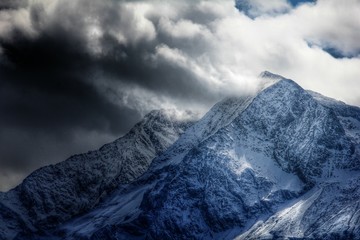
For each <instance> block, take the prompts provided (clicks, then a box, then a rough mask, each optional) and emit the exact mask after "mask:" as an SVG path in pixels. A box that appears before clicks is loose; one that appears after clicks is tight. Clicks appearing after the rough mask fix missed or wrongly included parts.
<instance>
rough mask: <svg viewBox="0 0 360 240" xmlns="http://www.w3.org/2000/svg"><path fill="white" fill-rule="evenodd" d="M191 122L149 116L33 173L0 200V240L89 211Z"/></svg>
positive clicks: (166, 114) (173, 115) (188, 117)
mask: <svg viewBox="0 0 360 240" xmlns="http://www.w3.org/2000/svg"><path fill="white" fill-rule="evenodd" d="M193 119H194V116H193V115H192V114H191V113H190V112H187V113H183V114H182V116H180V115H179V113H178V112H177V111H175V110H160V111H153V112H151V113H149V114H148V115H146V116H145V118H144V120H143V121H141V122H140V123H138V124H136V125H135V126H134V128H133V129H131V131H130V132H129V133H128V134H127V135H125V136H124V137H122V138H119V139H117V140H116V141H114V142H113V143H110V144H106V145H104V146H103V147H101V148H100V149H99V150H97V151H91V152H88V153H85V154H80V155H75V156H72V157H71V158H69V159H68V160H66V161H64V162H61V163H59V164H56V165H51V166H47V167H44V168H41V169H39V170H37V171H35V172H34V173H32V174H31V175H30V176H29V177H27V178H26V179H25V180H24V182H23V183H22V184H20V185H19V186H18V187H16V188H15V189H13V190H11V191H9V192H8V193H4V194H2V195H1V196H0V209H1V210H2V214H0V226H1V232H0V234H1V235H0V239H1V238H5V239H11V238H13V237H14V235H16V232H17V231H19V230H21V229H22V230H23V231H25V232H26V231H29V230H31V231H33V230H36V229H47V228H51V227H54V226H56V225H58V224H59V223H61V222H63V221H65V220H68V219H70V218H71V217H73V216H75V215H77V214H80V213H83V212H86V211H88V210H89V209H91V208H93V207H94V206H96V205H97V204H98V202H99V200H100V199H101V198H104V197H105V196H106V195H107V193H108V192H110V191H112V190H113V189H114V188H115V187H117V186H118V185H119V184H124V183H128V182H131V181H133V180H134V179H136V178H137V177H139V176H140V175H142V174H143V173H144V172H145V171H146V170H147V168H148V167H149V165H150V163H151V161H152V159H153V158H154V157H155V156H157V155H159V154H160V153H162V152H163V151H164V150H166V149H167V148H168V147H169V146H170V145H171V144H172V143H173V142H174V141H175V140H176V139H177V138H178V137H179V136H180V135H181V134H182V133H183V132H184V131H185V130H186V129H187V128H188V127H189V126H190V125H191V124H192V122H193V121H194V120H193ZM5 213H6V214H5ZM9 223H11V224H12V225H13V226H11V225H10V224H9Z"/></svg>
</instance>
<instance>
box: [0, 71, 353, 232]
mask: <svg viewBox="0 0 360 240" xmlns="http://www.w3.org/2000/svg"><path fill="white" fill-rule="evenodd" d="M260 79H261V80H260V81H261V82H262V84H261V87H259V88H258V90H257V91H256V92H254V93H251V94H250V93H249V94H246V95H242V96H237V97H229V98H226V99H224V100H222V101H220V102H218V103H217V104H215V105H214V106H213V107H212V108H211V109H210V110H209V111H208V112H207V113H206V114H205V115H204V116H203V117H202V118H200V119H198V118H197V116H196V114H194V113H192V112H181V113H180V112H178V111H175V110H159V111H152V112H150V113H149V114H148V115H146V116H145V117H144V119H143V120H142V121H141V122H139V123H138V124H136V125H135V126H134V127H133V128H132V129H131V130H130V132H129V133H128V134H126V135H125V136H123V137H121V138H119V139H117V140H116V141H114V142H112V143H109V144H106V145H104V146H103V147H101V148H100V149H99V150H97V151H91V152H88V153H85V154H80V155H75V156H73V157H70V158H69V159H67V160H66V161H64V162H61V163H58V164H56V165H51V166H46V167H43V168H41V169H39V170H37V171H35V172H33V173H32V174H31V175H30V176H28V177H27V178H26V179H25V180H24V181H23V182H22V183H21V184H20V185H18V186H17V187H16V188H14V189H12V190H10V191H8V192H6V193H0V239H360V108H358V107H355V106H350V105H347V104H345V103H343V102H340V101H337V100H334V99H331V98H328V97H325V96H322V95H321V94H319V93H316V92H312V91H307V90H304V89H303V88H302V87H300V86H299V85H298V84H297V83H296V82H294V81H292V80H290V79H286V78H284V77H282V76H279V75H276V74H273V73H270V72H263V73H262V74H261V75H260Z"/></svg>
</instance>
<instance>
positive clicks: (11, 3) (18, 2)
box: [0, 0, 28, 11]
mask: <svg viewBox="0 0 360 240" xmlns="http://www.w3.org/2000/svg"><path fill="white" fill-rule="evenodd" d="M27 5H28V0H1V1H0V11H2V10H9V9H17V8H21V7H26V6H27Z"/></svg>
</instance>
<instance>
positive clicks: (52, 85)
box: [0, 0, 214, 181]
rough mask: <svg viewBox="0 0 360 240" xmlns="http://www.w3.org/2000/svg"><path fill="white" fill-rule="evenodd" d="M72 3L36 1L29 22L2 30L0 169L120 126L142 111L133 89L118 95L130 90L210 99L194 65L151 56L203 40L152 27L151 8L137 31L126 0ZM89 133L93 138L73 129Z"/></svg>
mask: <svg viewBox="0 0 360 240" xmlns="http://www.w3.org/2000/svg"><path fill="white" fill-rule="evenodd" d="M68 3H70V2H67V1H58V3H57V5H56V6H55V8H54V10H52V11H51V12H50V11H47V9H46V5H43V4H41V3H36V4H32V5H30V6H28V12H29V16H28V19H26V21H28V22H29V24H28V26H22V25H16V24H14V25H11V26H10V30H9V31H7V32H6V34H4V33H3V34H0V49H1V51H0V53H1V54H0V57H1V58H0V115H1V118H0V125H1V127H2V137H1V138H0V146H1V148H0V161H1V162H0V165H1V166H0V167H1V168H2V172H0V174H4V172H6V173H7V174H8V173H9V172H11V171H13V172H17V173H20V174H21V172H22V171H23V172H25V173H26V172H28V171H29V170H33V169H34V168H36V167H39V166H41V165H44V164H47V163H53V162H57V161H60V160H63V159H62V158H64V157H65V156H68V155H70V154H71V153H78V152H79V151H85V150H87V149H89V150H90V148H94V146H98V145H99V144H102V143H104V142H102V141H104V139H106V140H108V139H109V136H112V137H113V138H115V137H116V136H120V135H122V134H124V133H125V132H126V131H128V130H129V129H130V127H131V126H132V125H133V124H135V123H136V122H137V121H139V120H140V119H141V115H142V112H141V111H140V110H139V109H137V108H136V107H134V106H135V105H134V104H131V101H132V99H131V98H130V99H127V101H123V99H124V97H123V96H122V95H121V94H126V91H127V90H128V89H133V88H140V89H144V90H145V91H148V92H150V93H154V94H156V95H157V96H159V97H161V96H164V97H171V98H173V99H178V100H179V101H185V102H186V101H188V102H191V101H213V100H214V96H213V95H212V94H209V93H211V89H210V88H209V86H207V85H206V84H204V83H201V81H199V80H198V77H197V76H195V75H194V74H193V73H192V71H189V69H187V68H186V67H182V66H179V65H177V64H176V63H174V62H171V61H167V60H166V59H164V58H158V59H155V56H156V53H157V48H158V46H161V45H163V44H165V45H166V46H169V47H170V48H171V47H173V48H183V49H184V48H187V49H188V50H189V52H196V51H195V50H197V51H201V50H205V49H204V46H201V44H200V43H199V42H198V43H197V45H196V41H193V43H194V44H195V45H194V44H192V42H191V41H188V42H187V41H177V40H176V39H172V38H170V37H169V36H166V34H163V33H161V32H156V27H157V25H158V24H159V18H158V17H154V16H153V18H152V19H151V20H148V21H147V22H146V24H148V25H147V28H148V29H147V28H145V29H140V30H138V27H139V24H140V23H139V22H138V17H137V16H135V14H136V12H135V11H134V10H132V9H129V8H127V7H125V6H123V4H122V2H116V1H106V2H103V3H99V2H96V1H82V0H79V1H75V2H72V3H71V4H69V5H68ZM0 6H1V7H2V9H4V11H6V9H15V8H19V7H25V6H26V1H11V2H10V1H6V2H2V3H1V4H0ZM190 16H192V14H190V15H189V17H190ZM149 18H150V17H149ZM197 20H198V21H201V18H200V17H197ZM14 22H15V21H14ZM92 24H95V25H96V27H97V29H100V30H101V31H102V34H101V36H100V37H97V38H96V39H95V40H96V44H95V45H96V46H94V44H93V42H94V41H95V40H94V38H93V36H92V33H91V32H90V34H89V31H91V30H89V28H90V27H91V26H92ZM141 24H143V23H141ZM152 28H154V29H152ZM152 31H153V32H152ZM114 33H116V34H121V35H122V36H123V37H124V38H125V40H124V41H121V39H120V40H119V38H118V37H117V36H118V35H116V34H114ZM201 47H202V48H201ZM94 48H99V51H98V52H94ZM192 50H194V51H192ZM110 79H111V80H110ZM114 82H115V85H114ZM110 86H112V87H113V86H115V87H116V88H118V89H116V91H114V89H111V88H110ZM109 92H116V94H120V96H117V98H116V99H117V100H118V101H116V102H115V101H113V100H111V99H110V98H109V95H108V94H107V93H109ZM140 98H141V96H140ZM129 101H130V103H129ZM140 104H141V103H140ZM143 104H144V105H145V104H146V103H145V102H144V103H143ZM144 108H145V110H146V106H145V107H142V109H144ZM147 110H150V109H147ZM80 132H81V134H80ZM90 134H92V136H96V135H98V136H99V137H93V138H92V139H90V140H89V139H86V140H81V139H78V138H75V136H79V135H81V136H83V137H84V138H86V137H87V136H88V135H90ZM75 140H76V141H81V142H82V143H79V142H76V141H75ZM81 144H82V145H81ZM86 147H87V148H86ZM19 148H20V149H21V151H18V150H19ZM59 156H60V158H59ZM4 176H5V175H3V176H1V177H0V181H3V178H5V177H4Z"/></svg>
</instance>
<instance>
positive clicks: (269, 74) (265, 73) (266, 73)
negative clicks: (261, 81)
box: [259, 71, 286, 80]
mask: <svg viewBox="0 0 360 240" xmlns="http://www.w3.org/2000/svg"><path fill="white" fill-rule="evenodd" d="M259 77H260V78H270V79H278V80H280V79H286V78H284V77H283V76H281V75H278V74H275V73H272V72H269V71H263V72H262V73H260V75H259Z"/></svg>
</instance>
